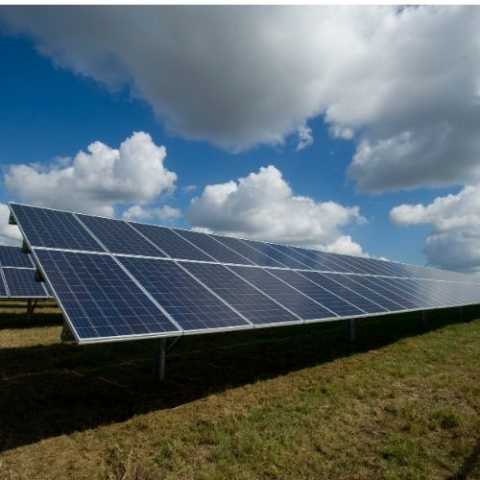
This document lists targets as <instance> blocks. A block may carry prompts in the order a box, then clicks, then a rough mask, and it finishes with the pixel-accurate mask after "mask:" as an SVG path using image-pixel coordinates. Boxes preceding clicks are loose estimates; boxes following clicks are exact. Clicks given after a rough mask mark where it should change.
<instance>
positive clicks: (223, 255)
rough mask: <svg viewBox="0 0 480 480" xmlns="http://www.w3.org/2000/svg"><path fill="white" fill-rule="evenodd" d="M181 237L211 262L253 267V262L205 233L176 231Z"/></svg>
mask: <svg viewBox="0 0 480 480" xmlns="http://www.w3.org/2000/svg"><path fill="white" fill-rule="evenodd" d="M175 233H178V235H180V236H181V237H183V238H185V239H186V240H188V241H189V242H191V243H192V244H193V245H195V246H196V247H198V248H199V249H200V250H202V251H203V252H205V253H206V254H207V255H209V256H210V257H211V260H212V259H213V260H216V261H217V262H221V263H236V264H240V265H252V262H250V260H248V259H247V258H245V257H243V256H242V255H240V254H238V253H236V252H235V251H233V250H232V249H230V248H228V247H226V246H225V245H223V244H221V243H220V242H217V240H215V239H214V238H213V237H210V236H208V235H206V234H204V233H199V232H191V231H187V230H175Z"/></svg>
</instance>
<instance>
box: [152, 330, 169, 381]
mask: <svg viewBox="0 0 480 480" xmlns="http://www.w3.org/2000/svg"><path fill="white" fill-rule="evenodd" d="M153 342H154V350H153V355H154V366H153V378H154V380H155V382H156V383H160V382H163V380H164V379H165V355H166V353H167V348H166V347H167V339H166V338H157V339H155V340H154V341H153Z"/></svg>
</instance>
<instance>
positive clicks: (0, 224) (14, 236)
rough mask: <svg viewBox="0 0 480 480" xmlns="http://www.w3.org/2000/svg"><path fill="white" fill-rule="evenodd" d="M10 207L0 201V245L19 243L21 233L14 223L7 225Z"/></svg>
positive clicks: (20, 241)
mask: <svg viewBox="0 0 480 480" xmlns="http://www.w3.org/2000/svg"><path fill="white" fill-rule="evenodd" d="M9 218H10V209H9V208H8V205H5V204H4V203H0V245H21V243H22V235H21V233H20V229H19V228H18V227H17V226H16V225H9V224H8V220H9Z"/></svg>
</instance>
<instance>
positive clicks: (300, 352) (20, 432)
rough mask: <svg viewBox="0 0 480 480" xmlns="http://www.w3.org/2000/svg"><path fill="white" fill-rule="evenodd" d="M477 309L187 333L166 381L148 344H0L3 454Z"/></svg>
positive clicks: (362, 348)
mask: <svg viewBox="0 0 480 480" xmlns="http://www.w3.org/2000/svg"><path fill="white" fill-rule="evenodd" d="M479 313H480V310H479V309H478V308H467V309H464V313H463V316H462V317H458V311H457V310H443V311H437V312H435V313H430V314H429V317H428V321H427V323H425V324H423V323H422V322H421V320H420V314H419V313H412V314H403V315H398V316H387V317H376V318H370V319H366V320H359V321H357V342H356V343H355V344H354V345H352V344H348V342H347V341H346V323H345V322H334V323H324V324H316V325H308V326H297V327H283V328H277V329H266V330H257V331H248V332H236V333H230V334H215V335H204V336H196V337H186V338H184V339H183V340H182V341H181V342H179V344H178V345H177V346H176V347H175V349H173V350H172V352H171V353H170V354H169V355H168V356H167V378H166V380H165V382H164V383H162V384H161V385H157V384H154V383H153V381H152V369H153V342H151V341H137V342H125V343H118V344H103V345H95V346H84V347H79V346H77V345H72V344H60V343H59V344H58V345H48V346H36V347H28V348H6V349H1V350H0V425H1V428H0V451H4V450H7V449H12V448H15V447H18V446H21V445H27V444H30V443H34V442H38V441H40V440H42V439H46V438H50V437H54V436H58V435H62V434H67V435H68V434H71V433H73V432H76V431H82V430H86V429H90V428H95V427H98V426H100V425H105V424H109V423H112V422H121V421H125V420H127V419H129V418H131V417H133V416H134V415H138V414H142V413H147V412H150V411H155V410H161V409H165V408H172V407H175V406H178V405H181V404H185V403H188V402H192V401H194V400H196V399H200V398H203V397H205V396H207V395H209V394H211V393H217V392H221V391H224V390H226V389H228V388H232V387H236V386H241V385H246V384H249V383H253V382H256V381H259V380H263V379H268V378H274V377H277V376H280V375H284V374H286V373H288V372H292V371H296V370H300V369H303V368H308V367H311V366H314V365H319V364H322V363H327V362H330V361H332V360H334V359H337V358H340V357H344V356H348V355H353V354H355V353H359V352H366V351H368V350H372V349H377V348H380V347H383V346H385V345H388V344H390V343H393V342H395V341H397V340H399V339H401V338H404V337H408V336H414V335H420V334H422V333H426V332H428V331H433V330H435V329H437V328H440V327H443V326H445V325H448V324H452V323H457V322H463V321H468V320H470V319H473V318H478V316H479ZM57 319H58V316H57ZM1 322H2V316H1V315H0V324H1ZM19 335H21V332H20V333H19Z"/></svg>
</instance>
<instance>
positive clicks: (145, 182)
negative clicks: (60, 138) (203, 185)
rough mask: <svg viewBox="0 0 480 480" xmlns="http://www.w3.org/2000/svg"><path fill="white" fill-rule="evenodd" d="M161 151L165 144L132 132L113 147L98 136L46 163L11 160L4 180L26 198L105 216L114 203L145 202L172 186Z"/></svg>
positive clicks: (162, 151) (48, 204) (170, 189)
mask: <svg viewBox="0 0 480 480" xmlns="http://www.w3.org/2000/svg"><path fill="white" fill-rule="evenodd" d="M165 157H166V149H165V147H163V146H157V145H155V143H154V142H153V141H152V139H151V137H150V135H148V134H146V133H143V132H137V133H134V134H133V135H132V136H131V137H130V138H127V139H126V140H125V141H124V142H123V143H122V144H121V145H120V148H119V149H118V150H117V149H113V148H110V147H109V146H107V145H105V144H104V143H101V142H99V141H97V142H94V143H92V144H91V145H89V146H88V148H87V152H83V151H81V152H79V153H77V155H75V157H74V158H71V159H68V158H67V159H65V158H64V159H62V161H61V162H60V163H58V162H57V163H54V164H52V165H49V166H46V167H45V166H40V165H12V166H10V167H9V169H8V171H7V174H6V175H5V186H6V187H7V189H8V190H9V191H11V192H13V193H16V194H18V195H19V196H20V198H21V199H22V201H24V202H26V203H30V204H34V205H43V206H48V207H56V208H64V209H67V210H73V211H78V212H83V213H93V214H98V215H104V216H108V217H110V216H113V215H114V213H115V206H116V205H129V204H140V205H144V204H147V203H149V202H152V201H154V200H155V199H157V198H158V196H159V195H161V194H163V193H168V192H171V191H173V189H174V188H175V181H176V178H177V176H176V174H175V173H174V172H171V171H169V170H167V169H166V168H165V166H164V161H165Z"/></svg>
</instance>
